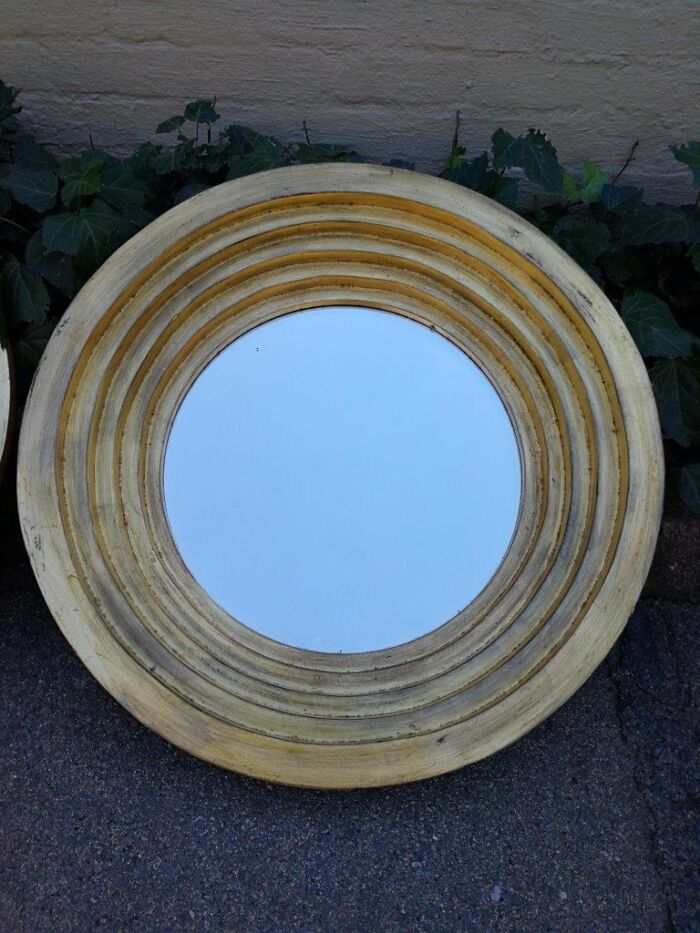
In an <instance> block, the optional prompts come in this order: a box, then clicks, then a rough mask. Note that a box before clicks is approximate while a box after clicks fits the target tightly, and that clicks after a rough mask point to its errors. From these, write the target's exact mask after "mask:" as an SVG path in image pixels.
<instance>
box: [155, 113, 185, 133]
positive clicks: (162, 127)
mask: <svg viewBox="0 0 700 933" xmlns="http://www.w3.org/2000/svg"><path fill="white" fill-rule="evenodd" d="M184 122H185V118H184V117H183V116H177V117H169V118H168V119H167V120H163V122H162V123H159V124H158V126H157V127H156V133H172V132H173V131H174V130H179V129H180V127H181V126H182V124H183V123H184Z"/></svg>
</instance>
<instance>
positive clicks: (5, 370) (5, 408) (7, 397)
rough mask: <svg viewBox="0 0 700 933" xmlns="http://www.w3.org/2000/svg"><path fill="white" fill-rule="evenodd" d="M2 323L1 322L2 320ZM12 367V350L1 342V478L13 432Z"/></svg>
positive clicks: (0, 477)
mask: <svg viewBox="0 0 700 933" xmlns="http://www.w3.org/2000/svg"><path fill="white" fill-rule="evenodd" d="M0 323H1V322H0ZM12 395H13V393H12V368H11V366H10V351H9V349H8V347H6V346H3V345H2V343H0V479H2V476H3V473H4V472H5V462H6V460H7V455H8V451H9V447H10V435H11V433H12Z"/></svg>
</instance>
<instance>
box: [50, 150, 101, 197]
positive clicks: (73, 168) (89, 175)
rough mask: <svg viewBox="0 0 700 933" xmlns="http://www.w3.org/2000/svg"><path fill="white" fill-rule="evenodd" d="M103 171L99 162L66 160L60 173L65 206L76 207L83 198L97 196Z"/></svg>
mask: <svg viewBox="0 0 700 933" xmlns="http://www.w3.org/2000/svg"><path fill="white" fill-rule="evenodd" d="M102 170H103V165H102V164H101V163H100V162H99V161H98V160H95V161H89V162H85V161H83V160H81V159H66V161H65V162H64V163H63V164H62V165H61V168H60V169H59V172H58V174H59V175H60V177H61V179H62V181H63V187H62V188H61V200H62V201H63V203H64V204H65V206H66V207H68V208H71V207H74V206H75V205H76V204H77V203H78V202H79V201H80V200H81V199H82V198H86V197H89V196H90V195H92V194H97V192H98V191H99V190H100V174H101V173H102Z"/></svg>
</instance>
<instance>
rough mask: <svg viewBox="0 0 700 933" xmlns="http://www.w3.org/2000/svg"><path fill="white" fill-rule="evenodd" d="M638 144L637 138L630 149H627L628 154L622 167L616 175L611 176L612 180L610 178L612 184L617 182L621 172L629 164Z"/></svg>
mask: <svg viewBox="0 0 700 933" xmlns="http://www.w3.org/2000/svg"><path fill="white" fill-rule="evenodd" d="M638 145H639V140H637V141H636V142H635V143H634V144H633V146H632V148H631V149H630V151H629V155H628V156H627V158H626V159H625V164H624V165H623V166H622V168H621V169H620V171H619V172H618V173H617V175H616V176H615V177H614V178H613V180H612V184H613V185H616V184H617V182H618V180H619V179H620V176H621V175H622V173H623V172H624V171H625V169H626V168H627V166H628V165H629V164H630V162H631V161H632V160H633V159H634V150H635V149H636V148H637V146H638Z"/></svg>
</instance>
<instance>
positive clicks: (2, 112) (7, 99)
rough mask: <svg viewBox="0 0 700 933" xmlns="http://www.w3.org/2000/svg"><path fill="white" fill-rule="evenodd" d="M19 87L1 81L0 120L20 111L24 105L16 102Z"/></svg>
mask: <svg viewBox="0 0 700 933" xmlns="http://www.w3.org/2000/svg"><path fill="white" fill-rule="evenodd" d="M16 99H17V88H15V87H12V86H11V85H10V84H5V82H4V81H0V122H2V121H3V120H7V119H8V118H9V117H12V116H13V115H14V114H16V113H19V112H20V111H21V109H22V107H21V106H20V105H19V104H16V103H15V101H16Z"/></svg>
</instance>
